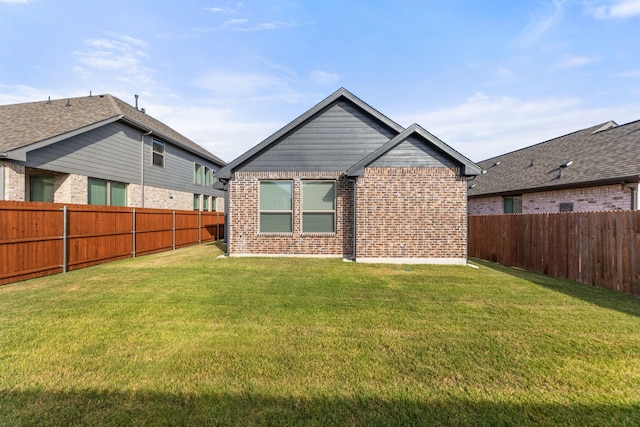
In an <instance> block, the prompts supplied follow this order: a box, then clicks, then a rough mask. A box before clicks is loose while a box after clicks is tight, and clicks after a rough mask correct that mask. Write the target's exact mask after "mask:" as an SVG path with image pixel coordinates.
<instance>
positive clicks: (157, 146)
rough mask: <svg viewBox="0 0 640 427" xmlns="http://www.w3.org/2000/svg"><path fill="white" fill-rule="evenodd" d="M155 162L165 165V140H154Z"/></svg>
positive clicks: (161, 165)
mask: <svg viewBox="0 0 640 427" xmlns="http://www.w3.org/2000/svg"><path fill="white" fill-rule="evenodd" d="M152 154H153V164H154V165H156V166H160V167H162V168H163V167H164V142H160V141H158V140H157V139H154V140H153V153H152Z"/></svg>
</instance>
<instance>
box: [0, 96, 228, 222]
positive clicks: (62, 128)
mask: <svg viewBox="0 0 640 427" xmlns="http://www.w3.org/2000/svg"><path fill="white" fill-rule="evenodd" d="M136 104H137V100H136ZM225 164H226V163H225V162H223V161H222V160H220V159H219V158H218V157H216V156H214V155H213V154H211V153H210V152H208V151H207V150H205V149H204V148H202V147H200V146H199V145H197V144H196V143H195V142H193V141H191V140H190V139H188V138H186V137H185V136H183V135H182V134H180V133H178V132H176V131H175V130H174V129H172V128H170V127H169V126H167V125H165V124H164V123H162V122H160V121H158V120H156V119H154V118H153V117H151V116H150V115H148V114H146V113H145V111H144V110H142V109H138V108H137V106H136V107H133V106H131V105H129V104H127V103H125V102H123V101H121V100H120V99H118V98H116V97H114V96H111V95H96V96H87V97H80V98H70V99H61V100H48V101H41V102H30V103H23V104H12V105H1V106H0V200H14V201H42V202H56V203H73V204H99V205H112V206H132V207H147V208H170V209H181V210H191V209H196V210H205V211H209V210H214V211H215V210H219V211H222V210H223V209H224V192H223V191H221V190H216V189H214V188H213V184H214V182H213V173H214V172H215V171H217V170H218V169H219V168H221V167H222V166H224V165H225Z"/></svg>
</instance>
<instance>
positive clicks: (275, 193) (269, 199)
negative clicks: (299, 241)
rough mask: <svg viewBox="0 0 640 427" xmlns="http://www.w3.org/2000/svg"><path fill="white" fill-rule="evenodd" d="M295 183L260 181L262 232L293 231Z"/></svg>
mask: <svg viewBox="0 0 640 427" xmlns="http://www.w3.org/2000/svg"><path fill="white" fill-rule="evenodd" d="M292 222H293V183H292V182H291V181H261V182H260V232H261V233H291V232H292V230H293V224H292Z"/></svg>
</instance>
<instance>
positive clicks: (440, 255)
mask: <svg viewBox="0 0 640 427" xmlns="http://www.w3.org/2000/svg"><path fill="white" fill-rule="evenodd" d="M265 179H274V180H277V179H282V180H285V179H286V180H292V181H293V205H294V206H293V232H292V233H281V234H275V235H274V234H261V233H260V232H259V206H258V199H259V183H260V180H265ZM304 179H335V180H336V182H337V204H336V216H337V226H336V233H334V234H331V235H325V234H303V233H302V224H301V223H302V221H301V219H302V218H301V216H302V213H301V209H300V206H301V203H300V198H301V187H302V180H304ZM466 188H467V187H466V182H465V180H464V179H462V178H460V177H458V171H457V170H452V169H448V168H370V169H366V171H365V176H364V177H361V178H358V184H357V198H358V208H357V209H358V213H357V222H358V225H357V234H358V239H357V244H356V245H357V257H356V258H357V259H360V258H362V259H363V260H365V261H366V260H376V261H392V260H401V261H403V262H412V261H411V260H414V261H416V260H419V261H421V262H439V261H442V262H447V263H449V262H451V263H462V262H466V255H467V240H466V239H467V222H466V220H467V211H466ZM228 215H229V217H228V221H229V241H228V250H229V254H230V255H243V254H244V255H249V254H252V255H321V256H345V257H352V256H353V243H354V239H353V181H351V180H347V179H345V178H343V177H341V173H340V172H237V173H236V174H235V176H234V178H233V180H231V181H230V182H229V211H228Z"/></svg>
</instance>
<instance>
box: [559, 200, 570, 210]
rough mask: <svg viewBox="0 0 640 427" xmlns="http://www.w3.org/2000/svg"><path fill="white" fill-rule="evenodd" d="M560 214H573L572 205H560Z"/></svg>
mask: <svg viewBox="0 0 640 427" xmlns="http://www.w3.org/2000/svg"><path fill="white" fill-rule="evenodd" d="M560 212H573V203H571V202H568V203H560Z"/></svg>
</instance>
